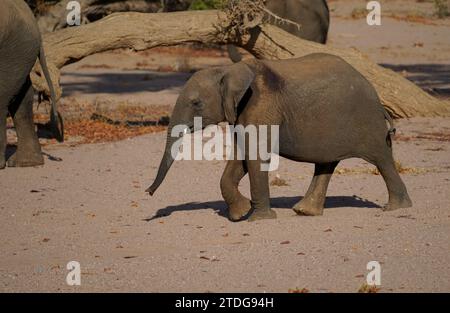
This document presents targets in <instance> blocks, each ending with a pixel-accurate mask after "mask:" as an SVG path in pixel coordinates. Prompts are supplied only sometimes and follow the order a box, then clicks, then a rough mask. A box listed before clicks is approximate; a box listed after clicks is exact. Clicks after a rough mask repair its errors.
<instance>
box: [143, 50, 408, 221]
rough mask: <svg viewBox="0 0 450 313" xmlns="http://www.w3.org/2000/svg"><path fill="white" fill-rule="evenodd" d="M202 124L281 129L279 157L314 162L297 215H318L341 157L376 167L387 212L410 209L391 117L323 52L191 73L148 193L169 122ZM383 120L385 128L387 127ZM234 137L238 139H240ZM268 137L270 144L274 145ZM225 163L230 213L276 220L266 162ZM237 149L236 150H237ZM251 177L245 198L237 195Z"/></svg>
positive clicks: (361, 81) (360, 80) (368, 88)
mask: <svg viewBox="0 0 450 313" xmlns="http://www.w3.org/2000/svg"><path fill="white" fill-rule="evenodd" d="M196 116H201V117H202V118H203V126H204V127H206V126H207V125H210V124H216V123H219V122H222V121H228V122H229V123H230V124H232V125H235V124H237V125H243V126H244V127H245V126H249V125H254V126H261V125H267V126H270V125H279V154H280V155H281V156H284V157H286V158H288V159H291V160H295V161H301V162H310V163H315V173H314V178H313V180H312V182H311V185H310V187H309V189H308V191H307V192H306V195H305V197H304V198H303V199H302V200H301V201H300V202H299V203H298V204H297V205H296V206H295V207H294V210H295V211H296V212H297V213H299V214H304V215H321V214H322V212H323V206H324V202H325V195H326V190H327V186H328V183H329V180H330V178H331V175H332V173H333V171H334V169H335V167H336V165H337V164H338V163H339V161H340V160H343V159H347V158H351V157H358V158H363V159H365V160H367V161H368V162H371V163H373V164H374V165H376V166H377V167H378V169H379V171H380V173H381V175H382V176H383V178H384V180H385V182H386V185H387V189H388V192H389V203H388V205H387V206H386V207H385V209H388V210H392V209H396V208H401V207H409V206H411V201H410V199H409V196H408V193H407V191H406V187H405V185H404V184H403V182H402V180H401V178H400V176H399V174H398V173H397V170H396V168H395V164H394V160H393V156H392V148H391V144H392V143H391V139H390V134H391V133H392V131H393V126H392V119H391V118H390V117H389V115H388V113H387V112H386V111H385V110H384V108H383V106H382V105H381V103H380V100H379V98H378V96H377V93H376V91H375V89H374V88H373V86H372V85H371V84H370V83H369V82H368V81H367V80H366V79H365V78H364V77H363V76H362V75H361V74H360V73H359V72H357V71H356V70H355V69H354V68H353V67H352V66H351V65H349V64H348V63H346V62H345V61H344V60H343V59H341V58H339V57H336V56H333V55H329V54H310V55H308V56H305V57H302V58H296V59H290V60H282V61H259V60H248V61H243V62H239V63H236V64H234V65H231V66H226V67H219V68H213V69H206V70H203V71H199V72H197V73H195V74H194V75H193V76H192V78H191V79H190V80H189V81H188V82H187V84H186V86H185V88H184V89H183V91H182V92H181V94H180V96H179V98H178V100H177V103H176V105H175V108H174V111H173V114H172V118H171V122H170V126H169V130H168V140H167V145H166V150H165V154H164V156H163V159H162V161H161V164H160V167H159V170H158V174H157V177H156V179H155V182H154V183H153V185H152V186H151V187H150V188H149V189H148V191H149V192H150V194H153V193H154V192H155V190H156V189H157V188H158V186H159V185H160V184H161V182H162V181H163V179H164V177H165V175H166V173H167V171H168V169H169V168H170V166H171V164H172V162H173V160H174V159H173V157H174V156H173V155H172V154H171V149H172V144H173V143H174V141H175V140H176V139H175V138H173V137H171V135H170V134H171V131H172V129H173V127H174V126H175V125H186V126H187V127H188V128H189V129H190V130H193V127H194V124H193V121H194V117H196ZM386 120H388V121H389V123H390V124H391V128H390V129H388V128H387V127H386ZM238 136H239V134H238ZM275 139H276V138H271V137H270V134H269V140H275ZM245 142H246V150H245V152H246V154H245V159H244V160H243V161H242V160H239V159H234V160H230V161H228V163H227V166H226V168H225V171H224V173H223V176H222V179H221V190H222V195H223V197H224V199H225V201H226V202H227V204H228V206H229V216H230V219H232V220H239V219H241V218H242V217H243V216H245V215H246V214H247V213H248V212H249V211H250V210H251V209H254V211H253V213H252V215H251V216H250V218H251V219H253V220H254V219H259V218H271V217H275V212H274V211H273V210H271V209H270V202H269V182H268V173H267V171H262V170H261V165H262V164H263V163H264V160H262V159H260V157H259V154H257V155H258V158H256V159H252V158H250V157H249V155H248V152H249V149H248V144H249V143H248V140H246V141H245ZM236 148H237V147H236V146H235V149H236ZM247 173H248V174H249V178H250V188H251V201H250V200H248V199H247V198H245V197H244V196H243V195H242V194H241V193H240V192H239V190H238V185H239V182H240V180H241V179H242V178H243V177H244V176H245V175H246V174H247Z"/></svg>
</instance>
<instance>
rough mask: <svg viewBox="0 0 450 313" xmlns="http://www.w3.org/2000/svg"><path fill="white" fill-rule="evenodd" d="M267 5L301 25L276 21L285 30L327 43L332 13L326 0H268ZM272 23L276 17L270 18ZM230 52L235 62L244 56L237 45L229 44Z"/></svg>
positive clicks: (277, 13)
mask: <svg viewBox="0 0 450 313" xmlns="http://www.w3.org/2000/svg"><path fill="white" fill-rule="evenodd" d="M266 7H267V9H269V10H270V11H271V12H273V13H274V14H276V15H277V16H279V17H281V18H283V19H287V20H290V21H292V22H295V23H297V24H299V25H300V27H298V26H297V25H294V24H291V23H286V22H282V23H276V26H278V27H280V28H282V29H284V30H285V31H287V32H289V33H291V34H293V35H295V36H297V37H300V38H302V39H306V40H309V41H315V42H318V43H322V44H324V43H326V41H327V37H328V29H329V26H330V13H329V9H328V5H327V2H326V0H267V1H266ZM269 21H270V22H271V23H275V22H274V18H270V19H269ZM228 53H229V55H230V58H231V59H232V60H233V61H234V62H239V61H241V60H242V57H241V55H240V53H239V52H238V50H237V49H236V47H235V46H231V45H230V46H228Z"/></svg>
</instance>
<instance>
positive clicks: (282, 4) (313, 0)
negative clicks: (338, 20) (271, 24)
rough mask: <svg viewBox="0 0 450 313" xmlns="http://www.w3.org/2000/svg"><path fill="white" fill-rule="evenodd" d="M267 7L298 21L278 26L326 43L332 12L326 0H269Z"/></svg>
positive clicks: (299, 35)
mask: <svg viewBox="0 0 450 313" xmlns="http://www.w3.org/2000/svg"><path fill="white" fill-rule="evenodd" d="M266 7H267V9H269V10H270V11H272V12H273V13H275V14H276V15H278V16H280V17H282V18H285V19H288V20H290V21H293V22H296V23H298V24H299V25H300V27H297V26H296V25H293V24H289V23H281V24H277V26H278V27H280V28H282V29H284V30H285V31H287V32H289V33H291V34H293V35H296V36H298V37H300V38H303V39H306V40H310V41H315V42H318V43H326V41H327V36H328V28H329V25H330V13H329V10H328V5H327V2H326V0H281V1H280V0H268V1H267V2H266Z"/></svg>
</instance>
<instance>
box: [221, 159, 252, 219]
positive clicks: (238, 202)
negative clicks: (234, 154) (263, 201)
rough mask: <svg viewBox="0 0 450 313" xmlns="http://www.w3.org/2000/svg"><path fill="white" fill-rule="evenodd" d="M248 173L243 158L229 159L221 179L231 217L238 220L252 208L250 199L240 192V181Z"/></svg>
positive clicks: (223, 193) (223, 194)
mask: <svg viewBox="0 0 450 313" xmlns="http://www.w3.org/2000/svg"><path fill="white" fill-rule="evenodd" d="M245 174H247V168H246V167H245V164H244V161H242V160H236V159H235V160H229V161H228V162H227V165H226V166H225V170H224V172H223V175H222V178H221V180H220V189H221V191H222V196H223V198H224V200H225V202H226V203H227V205H228V214H229V218H230V220H232V221H238V220H240V219H241V218H242V217H244V216H245V215H246V214H247V213H248V212H249V211H250V209H251V204H250V200H249V199H247V198H246V197H244V196H243V195H242V194H241V193H240V192H239V182H240V181H241V179H242V178H243V177H244V176H245Z"/></svg>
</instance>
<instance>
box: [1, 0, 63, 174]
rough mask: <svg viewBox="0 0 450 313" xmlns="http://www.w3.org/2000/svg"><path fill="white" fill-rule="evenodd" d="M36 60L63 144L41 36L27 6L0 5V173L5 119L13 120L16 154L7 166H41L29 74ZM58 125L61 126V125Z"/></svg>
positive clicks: (9, 0) (8, 1) (13, 1)
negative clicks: (38, 61)
mask: <svg viewBox="0 0 450 313" xmlns="http://www.w3.org/2000/svg"><path fill="white" fill-rule="evenodd" d="M37 58H39V60H40V62H41V66H42V71H43V73H44V76H45V78H46V80H47V83H48V85H49V88H50V92H51V98H52V99H51V102H52V113H51V127H52V131H53V132H54V133H55V137H56V138H57V139H58V140H60V141H61V140H62V138H63V134H62V121H61V120H60V118H59V116H58V113H57V111H56V107H55V106H56V103H55V99H56V98H55V92H54V90H53V85H52V82H51V80H50V75H49V72H48V69H47V65H46V62H45V56H44V51H43V49H42V44H41V35H40V33H39V29H38V26H37V23H36V21H35V19H34V16H33V13H32V12H31V10H30V8H29V7H28V5H27V4H26V3H25V2H24V1H22V0H1V1H0V169H3V168H4V167H5V166H6V162H5V149H6V117H7V114H8V111H9V114H10V115H11V116H12V118H13V120H14V125H15V127H16V130H17V136H18V149H17V153H16V154H15V155H13V156H12V157H11V158H10V159H9V160H8V165H9V166H35V165H40V164H43V163H44V159H43V157H42V154H41V146H40V145H39V141H38V138H37V135H36V132H35V130H34V123H33V96H34V91H33V87H32V84H31V80H30V71H31V69H32V68H33V66H34V64H35V62H36V59H37ZM60 123H61V124H60Z"/></svg>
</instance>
